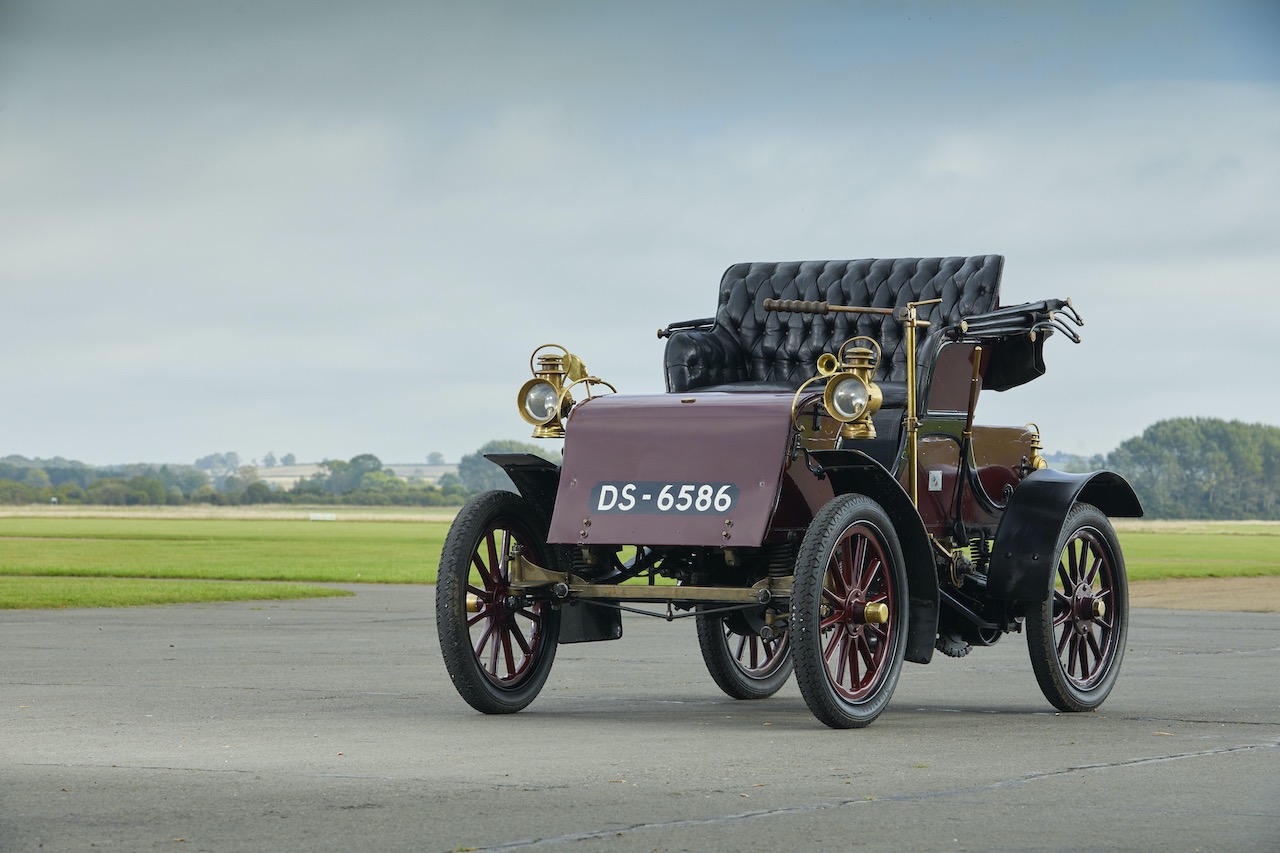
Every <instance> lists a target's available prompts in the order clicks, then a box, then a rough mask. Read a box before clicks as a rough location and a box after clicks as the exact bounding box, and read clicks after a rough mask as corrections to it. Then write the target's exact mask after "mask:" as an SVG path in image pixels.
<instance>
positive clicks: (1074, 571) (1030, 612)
mask: <svg viewBox="0 0 1280 853" xmlns="http://www.w3.org/2000/svg"><path fill="white" fill-rule="evenodd" d="M1002 269H1003V259H1002V258H1000V256H975V257H973V258H926V259H889V260H868V261H841V262H833V261H823V262H803V263H796V264H765V265H761V264H750V265H736V266H735V267H731V268H730V269H729V271H728V272H726V274H725V279H724V280H723V281H722V283H721V294H720V304H719V307H718V309H717V314H716V316H715V317H714V318H708V319H706V320H700V321H689V322H686V323H677V324H672V325H671V326H669V327H667V328H666V329H663V330H662V331H661V332H660V333H659V334H660V336H661V337H666V338H667V339H668V343H667V352H666V373H667V383H668V393H666V394H655V395H644V396H635V395H625V394H616V393H615V394H604V393H601V392H602V391H603V386H607V383H605V382H603V380H600V379H597V378H596V377H592V376H590V375H589V374H588V373H587V371H586V368H585V365H584V364H583V363H582V361H581V359H578V358H577V357H576V356H574V355H572V354H570V353H568V351H567V350H565V349H564V348H562V347H557V346H553V345H547V346H544V347H540V348H539V349H538V350H536V351H535V354H534V358H533V359H531V366H532V368H533V373H534V378H533V379H531V380H529V381H528V382H526V383H525V385H524V386H523V387H522V388H521V392H520V398H519V400H518V404H519V406H520V410H521V413H522V416H523V417H524V418H525V420H527V421H529V422H530V423H532V424H534V425H535V433H534V434H535V436H539V437H557V438H558V437H563V439H564V449H563V464H562V465H554V464H552V463H550V462H547V461H545V460H543V459H541V458H540V457H537V456H533V455H529V454H503V455H495V456H491V457H490V458H491V459H492V460H493V461H494V462H495V463H496V464H498V465H501V466H502V467H503V468H504V470H506V471H507V473H508V474H509V475H510V477H511V479H512V481H513V483H514V485H515V487H516V492H490V493H485V494H483V495H479V496H477V497H476V498H474V499H473V500H472V501H471V502H470V503H468V505H467V506H466V507H464V508H463V510H462V511H461V512H460V513H459V514H458V517H457V520H456V521H455V523H454V525H453V527H452V528H451V530H450V533H449V537H448V539H447V540H446V544H445V549H444V553H443V556H442V559H441V565H440V573H439V584H438V589H437V617H438V618H437V625H438V630H439V636H440V642H441V649H442V652H443V654H444V657H445V661H446V664H447V668H448V670H449V673H450V677H451V679H452V680H453V683H454V685H455V687H457V689H458V691H459V692H460V694H461V695H462V696H463V698H464V699H466V701H468V702H469V703H470V704H471V705H473V706H474V707H476V708H477V709H478V710H481V711H484V712H487V713H506V712H511V711H516V710H519V709H520V708H523V707H525V706H526V705H527V704H528V703H529V702H531V701H533V699H534V698H535V697H536V696H537V694H538V692H539V691H540V690H541V687H542V685H543V684H544V683H545V680H546V678H547V676H548V673H549V671H550V668H551V664H552V661H553V660H554V656H555V649H556V647H557V646H558V645H559V644H560V643H565V642H592V641H600V640H612V639H617V638H619V637H621V636H622V614H623V613H624V612H625V613H637V614H646V615H653V616H659V617H661V618H666V619H673V618H684V617H691V618H696V620H697V623H698V636H699V646H700V649H701V652H702V657H703V659H704V662H705V663H706V666H707V669H708V672H709V674H710V675H711V676H712V679H713V680H714V681H715V682H716V684H717V685H718V686H719V687H720V688H721V689H722V690H724V692H725V693H727V694H728V695H729V696H732V697H734V698H738V699H759V698H764V697H766V696H769V695H772V694H773V693H774V692H776V691H777V690H778V689H779V688H780V687H781V686H782V684H783V683H785V681H786V680H787V679H788V678H789V677H790V675H791V674H792V671H793V670H794V672H795V674H796V679H797V682H798V684H799V687H800V690H801V693H802V694H803V695H804V698H805V700H806V703H807V704H808V705H809V707H810V709H811V710H812V711H813V713H814V714H815V715H816V716H817V717H818V719H820V720H821V721H822V722H824V723H826V724H827V725H830V726H833V727H839V728H848V727H861V726H865V725H867V724H869V723H870V722H871V721H873V720H874V719H876V717H878V716H879V714H880V713H881V712H882V711H883V710H884V708H885V706H886V704H887V703H888V701H889V698H890V696H891V695H892V692H893V689H894V687H895V685H896V683H897V679H898V675H899V672H900V668H901V664H902V662H903V661H913V662H917V663H928V662H929V661H930V660H931V659H932V657H933V653H934V652H935V651H936V650H941V651H942V652H943V653H944V654H947V655H951V656H959V655H963V654H966V653H967V652H968V651H969V649H970V648H971V647H973V646H983V645H990V644H992V643H994V642H996V641H997V640H999V639H1000V638H1001V637H1002V636H1004V635H1005V634H1007V633H1010V632H1025V633H1026V635H1027V641H1028V649H1029V653H1030V657H1031V663H1032V667H1033V670H1034V672H1035V675H1036V678H1037V681H1038V683H1039V684H1040V686H1041V689H1042V690H1043V692H1044V694H1045V696H1046V697H1047V698H1048V699H1049V700H1050V702H1052V703H1053V704H1054V705H1055V706H1056V707H1059V708H1061V709H1063V710H1085V709H1090V708H1096V707H1097V706H1098V705H1099V704H1101V702H1102V701H1103V700H1104V699H1105V698H1106V696H1107V695H1108V694H1109V692H1110V690H1111V688H1112V686H1113V685H1114V682H1115V679H1116V675H1117V673H1118V670H1119V665H1120V661H1121V658H1122V657H1123V652H1124V645H1125V639H1126V634H1127V610H1128V602H1127V581H1126V578H1125V572H1124V561H1123V556H1122V554H1121V552H1120V547H1119V543H1118V541H1117V540H1116V537H1115V533H1114V530H1113V529H1112V528H1111V525H1110V523H1109V521H1108V517H1109V516H1115V515H1140V514H1141V507H1140V505H1139V503H1138V501H1137V498H1136V496H1135V495H1134V493H1133V490H1132V489H1131V488H1130V487H1129V486H1128V484H1127V483H1125V482H1124V480H1123V479H1121V478H1120V477H1119V476H1117V475H1115V474H1112V473H1109V472H1094V473H1089V474H1069V473H1063V472H1056V471H1053V470H1050V469H1048V468H1047V467H1046V465H1045V463H1044V460H1043V458H1042V456H1041V455H1040V442H1041V438H1040V435H1039V430H1038V428H1036V427H1035V426H1034V425H1033V424H1032V425H1027V426H981V425H975V424H974V422H973V421H974V409H975V407H976V404H977V400H978V395H979V393H980V392H981V391H982V390H983V389H990V390H1006V389H1008V388H1012V387H1016V386H1018V385H1021V384H1023V383H1025V382H1027V381H1030V380H1032V379H1035V378H1036V377H1038V376H1040V375H1042V374H1043V373H1044V361H1043V347H1044V343H1045V341H1046V340H1047V339H1048V338H1049V337H1050V336H1051V335H1053V334H1056V333H1060V334H1063V335H1065V336H1066V337H1068V338H1069V339H1071V340H1073V341H1076V342H1078V341H1079V337H1078V335H1077V333H1076V332H1075V328H1076V327H1078V326H1079V325H1081V324H1082V323H1083V321H1082V320H1081V319H1080V317H1079V315H1078V314H1077V313H1076V312H1075V310H1074V308H1073V307H1072V306H1071V304H1070V302H1069V301H1067V300H1043V301H1040V302H1032V303H1020V304H1017V305H1013V306H1000V305H999V303H998V299H997V293H998V286H999V279H1000V273H1001V271H1002ZM797 296H803V297H809V298H804V299H797V298H796V297H797ZM812 297H821V298H812ZM883 303H888V304H883ZM797 318H798V319H797ZM609 387H610V388H611V386H609ZM575 391H576V392H578V393H579V394H581V393H582V392H584V391H585V393H586V397H585V399H582V400H580V401H576V400H575V399H574V392H575ZM655 607H657V608H658V609H657V610H655V609H654V608H655Z"/></svg>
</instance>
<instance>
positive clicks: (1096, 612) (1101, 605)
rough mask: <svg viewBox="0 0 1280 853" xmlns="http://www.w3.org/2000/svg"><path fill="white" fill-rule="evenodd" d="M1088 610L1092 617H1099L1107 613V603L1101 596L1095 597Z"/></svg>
mask: <svg viewBox="0 0 1280 853" xmlns="http://www.w3.org/2000/svg"><path fill="white" fill-rule="evenodd" d="M1090 612H1091V613H1092V614H1093V618H1094V619H1101V618H1102V617H1103V616H1106V615H1107V603H1106V602H1105V601H1103V600H1102V599H1101V598H1095V599H1094V600H1093V604H1092V606H1091V607H1090Z"/></svg>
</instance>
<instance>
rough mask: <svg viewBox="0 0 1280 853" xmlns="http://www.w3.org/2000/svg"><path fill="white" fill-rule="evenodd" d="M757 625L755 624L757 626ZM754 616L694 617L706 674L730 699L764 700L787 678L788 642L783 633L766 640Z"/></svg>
mask: <svg viewBox="0 0 1280 853" xmlns="http://www.w3.org/2000/svg"><path fill="white" fill-rule="evenodd" d="M757 623H758V624H757ZM764 625H765V621H764V619H763V618H762V617H759V616H757V615H756V614H755V613H748V612H737V613H730V614H723V613H720V614H709V615H706V616H703V615H699V616H698V646H699V647H700V648H701V649H702V660H703V662H704V663H706V665H707V672H709V673H710V674H711V679H712V681H714V682H715V683H716V685H717V686H719V688H720V689H721V690H723V691H724V692H725V693H726V694H728V695H729V696H732V697H733V698H734V699H767V698H768V697H770V696H772V695H773V694H775V693H777V692H778V691H779V690H781V689H782V685H784V684H786V683H787V679H788V678H790V677H791V641H790V634H789V632H787V631H786V630H785V629H784V630H783V631H782V632H781V634H780V635H779V636H776V637H774V638H773V639H769V640H766V639H764V638H763V637H761V636H760V629H761V628H762V627H764Z"/></svg>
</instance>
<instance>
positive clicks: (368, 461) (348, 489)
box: [294, 453, 382, 495]
mask: <svg viewBox="0 0 1280 853" xmlns="http://www.w3.org/2000/svg"><path fill="white" fill-rule="evenodd" d="M381 471H382V460H380V459H379V458H378V457H376V456H374V455H373V454H372V453H362V454H360V455H359V456H353V457H352V458H351V459H350V460H348V461H346V462H344V461H342V460H341V459H326V460H325V461H323V462H321V463H320V471H318V472H316V473H315V474H314V475H312V477H311V478H310V479H309V480H304V481H302V482H300V483H298V484H297V486H295V487H294V491H295V492H297V493H299V494H328V495H349V494H351V493H352V492H356V491H359V490H360V488H361V484H362V483H363V481H364V479H365V477H366V476H368V475H371V474H377V473H380V472H381Z"/></svg>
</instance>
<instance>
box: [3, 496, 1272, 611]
mask: <svg viewBox="0 0 1280 853" xmlns="http://www.w3.org/2000/svg"><path fill="white" fill-rule="evenodd" d="M325 511H332V509H326V510H325ZM335 514H336V515H337V516H338V520H337V521H309V520H307V519H308V517H309V514H308V512H307V510H306V509H305V508H304V509H302V510H299V509H297V508H296V507H295V508H291V509H290V510H289V511H287V512H286V511H274V512H266V513H263V512H249V513H238V512H236V511H221V512H219V511H204V512H201V513H200V514H198V515H197V514H193V513H191V512H183V511H182V510H175V511H172V512H165V511H163V510H159V511H157V510H151V511H150V512H145V513H143V512H129V511H108V512H92V511H89V512H86V511H83V510H81V511H76V510H65V511H48V510H39V511H34V512H21V511H12V510H11V511H7V512H5V513H3V514H0V609H13V608H29V607H36V608H43V607H59V606H64V607H85V606H119V605H124V604H143V603H165V602H173V601H193V600H195V601H204V600H230V599H235V600H245V599H256V598H263V599H266V598H282V597H298V596H299V595H330V594H342V593H341V592H340V591H336V590H333V589H330V588H325V587H315V586H311V587H304V586H300V584H302V583H305V582H312V583H315V582H319V583H433V582H434V581H435V571H436V565H437V563H438V562H439V559H440V549H441V547H442V545H443V543H444V537H445V533H446V532H447V530H448V525H449V516H448V514H447V513H445V514H442V513H441V512H440V511H438V510H437V511H424V512H421V513H414V512H413V511H412V510H408V511H403V510H402V511H398V512H394V513H390V512H388V513H376V512H374V513H370V512H362V511H353V512H346V511H343V510H342V509H339V510H338V511H337V512H336V513H335ZM1118 526H1119V529H1120V539H1121V544H1122V546H1123V548H1124V551H1125V560H1126V563H1127V565H1128V569H1129V576H1130V578H1131V579H1133V580H1152V579H1159V578H1173V577H1225V576H1261V575H1280V523H1248V522H1240V523H1227V522H1181V523H1171V522H1123V523H1121V524H1119V525H1118ZM114 578H130V579H134V580H133V581H132V582H131V583H128V584H122V583H118V582H115V581H111V580H108V579H114ZM193 581H206V582H207V583H193ZM228 581H238V582H241V583H227V582H228ZM248 582H254V583H252V584H250V583H248Z"/></svg>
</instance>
